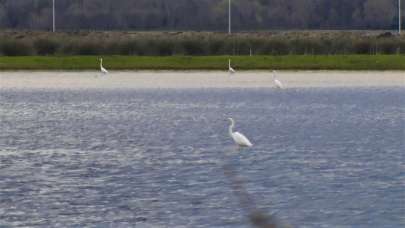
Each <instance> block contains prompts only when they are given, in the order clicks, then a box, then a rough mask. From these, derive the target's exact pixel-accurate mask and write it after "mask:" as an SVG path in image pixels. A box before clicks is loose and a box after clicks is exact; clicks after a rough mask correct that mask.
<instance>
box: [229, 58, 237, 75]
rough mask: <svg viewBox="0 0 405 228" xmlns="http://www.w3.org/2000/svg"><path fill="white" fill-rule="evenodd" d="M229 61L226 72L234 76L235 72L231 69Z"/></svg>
mask: <svg viewBox="0 0 405 228" xmlns="http://www.w3.org/2000/svg"><path fill="white" fill-rule="evenodd" d="M228 60H229V61H228V72H229V73H230V74H234V73H235V72H236V71H235V70H234V69H233V68H232V67H231V60H230V59H228Z"/></svg>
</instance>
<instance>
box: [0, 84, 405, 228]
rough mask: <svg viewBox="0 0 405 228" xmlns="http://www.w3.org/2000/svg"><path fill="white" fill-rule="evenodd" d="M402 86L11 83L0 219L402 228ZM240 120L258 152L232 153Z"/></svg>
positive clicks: (0, 169) (1, 159) (5, 223)
mask: <svg viewBox="0 0 405 228" xmlns="http://www.w3.org/2000/svg"><path fill="white" fill-rule="evenodd" d="M404 113H405V90H404V89H403V88H366V89H364V88H334V89H321V88H318V89H289V90H285V91H276V90H273V89H206V90H204V89H195V90H184V89H183V90H163V89H162V90H108V91H102V90H51V91H49V90H48V91H42V90H2V91H0V121H1V122H0V129H1V131H0V227H18V226H23V227H35V226H38V227H85V226H86V227H134V226H136V227H249V226H250V224H249V220H248V218H247V216H246V214H247V212H246V211H245V210H244V208H243V206H242V205H241V204H240V202H239V199H238V197H237V195H235V194H233V191H232V188H231V187H232V181H231V180H230V179H229V178H227V177H226V175H224V172H223V166H224V165H225V164H226V165H229V166H231V167H233V169H234V172H235V175H237V176H238V177H239V178H240V179H241V180H242V181H243V182H242V184H243V186H244V188H245V189H246V191H247V192H248V193H249V194H250V197H251V199H252V205H253V204H256V206H257V208H259V209H260V210H261V211H262V212H263V213H266V214H268V215H271V214H272V215H274V216H276V217H277V218H278V219H280V220H281V221H283V222H285V223H288V224H290V225H292V226H295V227H338V226H342V227H404V226H405V218H404V217H405V206H404V205H405V160H404V157H405V156H404V151H405V149H404V145H405V143H404V141H405V134H404V131H405V121H404V120H405V116H404V115H405V114H404ZM227 117H233V118H234V119H235V121H236V130H238V131H240V132H242V133H244V134H245V135H246V136H247V137H248V138H250V140H251V141H252V142H253V144H254V147H253V148H249V149H243V150H240V151H238V150H236V149H235V147H234V146H233V142H232V141H231V139H230V137H229V136H228V133H227V130H228V129H227V128H228V125H229V122H228V121H227Z"/></svg>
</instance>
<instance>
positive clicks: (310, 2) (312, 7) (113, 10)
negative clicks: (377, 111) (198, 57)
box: [0, 0, 398, 31]
mask: <svg viewBox="0 0 405 228" xmlns="http://www.w3.org/2000/svg"><path fill="white" fill-rule="evenodd" d="M55 1H56V10H57V18H56V19H57V20H56V24H57V28H58V29H60V30H213V31H225V30H226V28H227V23H228V22H227V13H228V11H227V10H228V9H227V7H228V0H55ZM232 2H233V7H232V8H233V29H234V30H236V31H245V30H268V29H393V28H395V27H396V26H397V25H398V13H397V3H398V1H397V0H232ZM51 7H52V0H0V28H3V29H4V28H8V29H30V30H31V29H32V30H50V28H51V24H52V8H51Z"/></svg>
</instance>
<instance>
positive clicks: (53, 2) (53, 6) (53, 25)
mask: <svg viewBox="0 0 405 228" xmlns="http://www.w3.org/2000/svg"><path fill="white" fill-rule="evenodd" d="M55 30H56V29H55V0H52V31H53V32H55Z"/></svg>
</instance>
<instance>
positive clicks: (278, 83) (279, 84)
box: [273, 70, 284, 89]
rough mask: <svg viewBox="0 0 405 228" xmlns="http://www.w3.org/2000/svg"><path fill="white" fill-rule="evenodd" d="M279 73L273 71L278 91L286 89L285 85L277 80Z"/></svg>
mask: <svg viewBox="0 0 405 228" xmlns="http://www.w3.org/2000/svg"><path fill="white" fill-rule="evenodd" d="M276 73H277V71H275V70H273V82H274V85H275V86H276V88H277V89H284V86H283V84H282V83H281V82H280V81H279V80H278V79H277V76H276Z"/></svg>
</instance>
